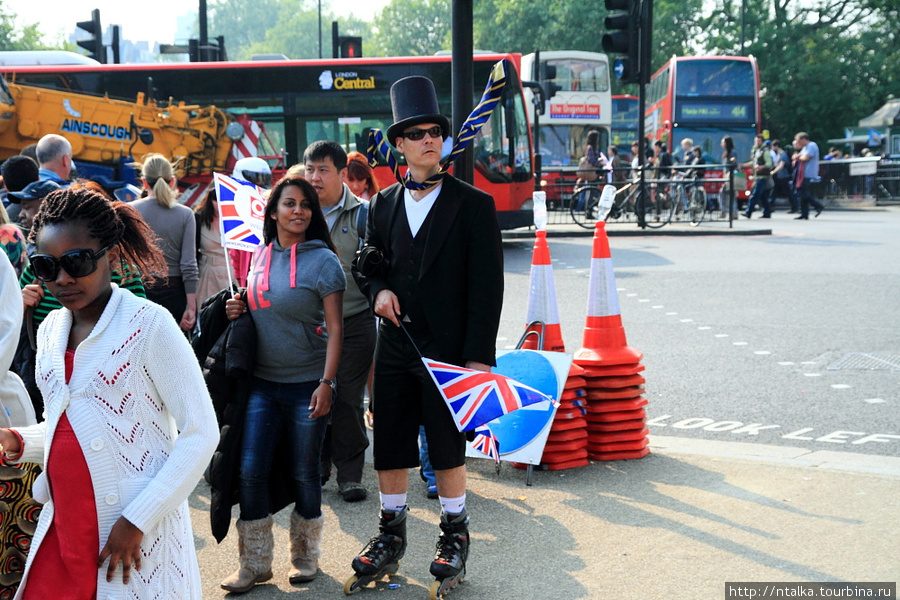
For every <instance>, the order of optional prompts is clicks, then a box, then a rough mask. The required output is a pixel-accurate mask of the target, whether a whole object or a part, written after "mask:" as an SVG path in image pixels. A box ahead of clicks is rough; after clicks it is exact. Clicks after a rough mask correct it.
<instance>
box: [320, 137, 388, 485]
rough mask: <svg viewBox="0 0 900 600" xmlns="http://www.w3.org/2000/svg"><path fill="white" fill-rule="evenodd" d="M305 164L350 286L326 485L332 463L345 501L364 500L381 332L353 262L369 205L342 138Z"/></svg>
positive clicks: (325, 453) (328, 433) (326, 448)
mask: <svg viewBox="0 0 900 600" xmlns="http://www.w3.org/2000/svg"><path fill="white" fill-rule="evenodd" d="M303 164H304V175H303V177H304V179H306V180H307V181H308V182H309V183H310V184H311V185H312V186H313V188H315V190H316V193H317V194H318V195H319V204H320V205H321V206H322V212H323V213H324V214H325V221H326V222H327V223H328V230H329V233H330V235H331V240H332V241H333V242H334V245H335V248H337V255H338V258H339V259H340V261H341V268H343V269H344V274H345V275H346V277H347V289H346V291H345V292H344V296H343V319H344V323H343V329H342V331H343V332H344V341H343V345H342V346H341V360H340V362H339V363H338V371H337V389H336V390H335V394H334V406H333V407H332V410H331V416H330V422H329V424H328V426H327V427H326V429H325V442H324V444H323V446H322V483H323V485H324V484H325V482H326V481H327V480H328V479H329V477H330V475H331V466H332V464H333V465H334V468H335V471H336V479H337V484H338V493H340V495H341V497H342V498H343V499H344V501H345V502H359V501H361V500H365V499H366V497H367V495H368V493H367V492H366V488H365V487H364V486H363V484H362V475H363V468H364V466H365V459H366V448H368V447H369V436H368V435H367V434H366V422H365V418H364V417H363V413H364V411H365V407H364V406H363V404H364V398H365V393H366V382H367V381H368V379H369V373H370V372H371V371H372V357H373V356H374V355H375V335H376V334H375V317H374V315H373V314H372V309H371V308H370V307H369V302H368V300H367V299H366V297H365V296H364V295H363V293H362V292H361V291H359V286H358V285H357V284H356V281H355V280H354V279H353V275H352V274H351V273H350V265H351V263H352V262H353V257H354V256H356V251H357V250H359V248H360V246H361V245H362V240H363V238H365V235H366V231H365V229H366V226H365V214H366V213H365V211H366V210H367V206H368V203H366V204H363V203H362V202H361V201H360V199H359V198H358V197H356V196H355V195H354V194H353V192H351V191H350V188H349V186H348V185H347V184H346V183H345V181H346V180H347V169H348V166H347V164H348V162H347V153H346V152H345V151H344V149H343V147H341V145H340V144H338V143H337V142H334V141H331V140H318V141H316V142H313V143H312V144H310V145H309V147H307V148H306V151H305V152H304V153H303ZM360 215H362V219H361V218H360Z"/></svg>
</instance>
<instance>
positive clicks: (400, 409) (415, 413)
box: [373, 322, 466, 471]
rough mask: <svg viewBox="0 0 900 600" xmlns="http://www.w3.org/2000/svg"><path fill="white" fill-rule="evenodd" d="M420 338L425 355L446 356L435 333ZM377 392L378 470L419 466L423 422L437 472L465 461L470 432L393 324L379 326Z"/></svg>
mask: <svg viewBox="0 0 900 600" xmlns="http://www.w3.org/2000/svg"><path fill="white" fill-rule="evenodd" d="M414 337H415V339H416V346H418V347H419V350H420V351H421V352H422V354H424V355H425V356H426V357H428V358H433V359H436V360H439V359H440V356H439V354H438V352H437V348H436V346H435V345H434V342H433V340H432V339H431V338H430V336H427V335H424V336H414ZM373 394H374V396H375V407H374V408H375V410H374V413H373V415H374V419H375V421H374V422H375V426H374V428H373V433H374V436H373V437H374V438H375V443H374V447H373V448H374V454H375V470H376V471H388V470H393V469H412V468H415V467H418V466H419V425H424V426H425V436H426V437H427V438H428V456H429V458H430V459H431V465H432V466H433V467H434V469H435V470H436V471H442V470H445V469H453V468H456V467H460V466H462V465H464V464H465V462H466V436H465V433H460V431H459V430H458V429H457V428H456V423H455V422H454V421H453V417H452V416H451V415H450V408H449V407H448V406H447V403H446V402H444V399H443V397H442V396H441V394H440V392H438V389H437V386H435V384H434V381H432V379H431V376H430V375H429V374H428V371H426V370H425V365H424V364H423V363H422V360H421V358H420V357H419V354H418V353H417V352H416V350H415V348H414V347H413V345H412V344H411V343H410V341H409V338H407V337H406V334H405V333H403V331H402V330H401V329H399V328H397V327H395V326H394V324H393V323H390V322H382V324H381V325H380V327H379V330H378V343H377V345H376V348H375V384H374V391H373Z"/></svg>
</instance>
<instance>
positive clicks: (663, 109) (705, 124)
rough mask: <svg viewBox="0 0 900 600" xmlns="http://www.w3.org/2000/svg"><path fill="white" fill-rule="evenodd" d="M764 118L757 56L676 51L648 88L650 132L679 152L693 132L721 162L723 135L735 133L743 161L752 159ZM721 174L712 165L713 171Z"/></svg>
mask: <svg viewBox="0 0 900 600" xmlns="http://www.w3.org/2000/svg"><path fill="white" fill-rule="evenodd" d="M760 118H761V116H760V102H759V69H758V68H757V64H756V59H755V58H754V57H753V56H673V57H672V58H671V59H670V60H669V61H668V62H667V63H666V64H665V65H663V66H662V67H661V68H660V69H659V70H658V71H657V72H656V73H655V74H654V75H653V77H652V78H651V80H650V85H649V86H648V89H647V110H646V113H645V117H644V126H645V130H646V132H647V135H648V136H650V138H651V139H652V140H662V141H664V142H665V143H666V145H667V146H668V148H669V151H670V152H671V153H672V155H673V156H675V157H679V158H680V156H681V153H682V152H681V147H680V144H681V140H683V139H685V138H690V139H692V140H693V143H694V145H695V146H696V145H699V146H700V147H701V148H703V153H704V156H705V157H706V160H707V162H712V163H717V164H720V163H721V162H722V158H721V157H722V148H721V141H722V138H723V137H724V136H726V135H730V136H731V138H732V139H733V140H734V147H735V150H736V152H737V156H738V162H747V161H749V160H750V149H751V148H752V147H753V138H754V136H755V135H756V134H757V133H759V132H760ZM721 175H722V173H721V172H720V171H719V172H716V171H713V170H709V171H707V177H720V176H721ZM716 188H718V186H716ZM736 190H740V186H739V185H736ZM710 191H713V192H715V191H717V189H715V190H710ZM747 194H748V192H746V191H744V192H743V197H746V195H747Z"/></svg>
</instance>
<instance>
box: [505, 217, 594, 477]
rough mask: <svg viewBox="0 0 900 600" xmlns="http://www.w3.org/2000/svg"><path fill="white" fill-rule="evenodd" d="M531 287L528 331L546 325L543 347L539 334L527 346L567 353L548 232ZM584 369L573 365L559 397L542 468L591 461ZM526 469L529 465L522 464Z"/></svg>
mask: <svg viewBox="0 0 900 600" xmlns="http://www.w3.org/2000/svg"><path fill="white" fill-rule="evenodd" d="M530 288H531V290H530V293H529V295H528V315H527V323H528V324H529V325H528V329H527V331H532V330H534V331H537V330H538V326H536V325H532V324H533V323H535V322H541V323H543V324H544V327H543V338H544V341H543V346H542V347H541V348H538V342H537V340H538V336H536V335H530V336H527V337H526V338H525V341H524V343H523V344H522V347H523V348H526V349H530V350H538V349H540V350H548V351H551V352H565V351H566V349H565V346H564V344H563V340H562V332H561V331H560V327H559V310H558V308H557V303H556V285H555V283H554V280H553V267H552V266H551V262H550V247H549V246H548V245H547V232H546V231H544V230H541V229H539V230H537V231H536V232H535V240H534V251H533V253H532V259H531V286H530ZM584 384H585V380H584V369H582V368H581V367H579V366H577V365H572V366H571V368H570V370H569V375H568V377H567V379H566V383H565V386H564V388H563V393H562V396H561V397H560V398H559V403H560V406H559V408H558V409H557V411H556V415H555V416H554V419H553V424H552V426H551V428H550V435H549V436H548V438H547V444H546V446H544V453H543V454H542V455H541V463H540V465H539V466H538V468H539V469H544V470H548V471H558V470H562V469H571V468H574V467H584V466H587V464H588V451H587V439H588V433H587V429H586V427H587V420H586V419H585V416H586V414H587V411H586V410H585V405H586V403H587V399H586V396H587V392H585V389H584ZM516 466H521V467H522V468H524V467H526V466H527V465H519V464H517V465H516Z"/></svg>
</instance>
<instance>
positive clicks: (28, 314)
mask: <svg viewBox="0 0 900 600" xmlns="http://www.w3.org/2000/svg"><path fill="white" fill-rule="evenodd" d="M31 283H33V284H38V285H41V282H40V281H39V280H38V278H37V277H35V278H34V280H33V281H32V282H31ZM25 331H26V332H27V333H28V343H29V344H31V349H32V350H33V351H35V352H37V338H36V337H35V335H34V307H33V306H26V307H25Z"/></svg>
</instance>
